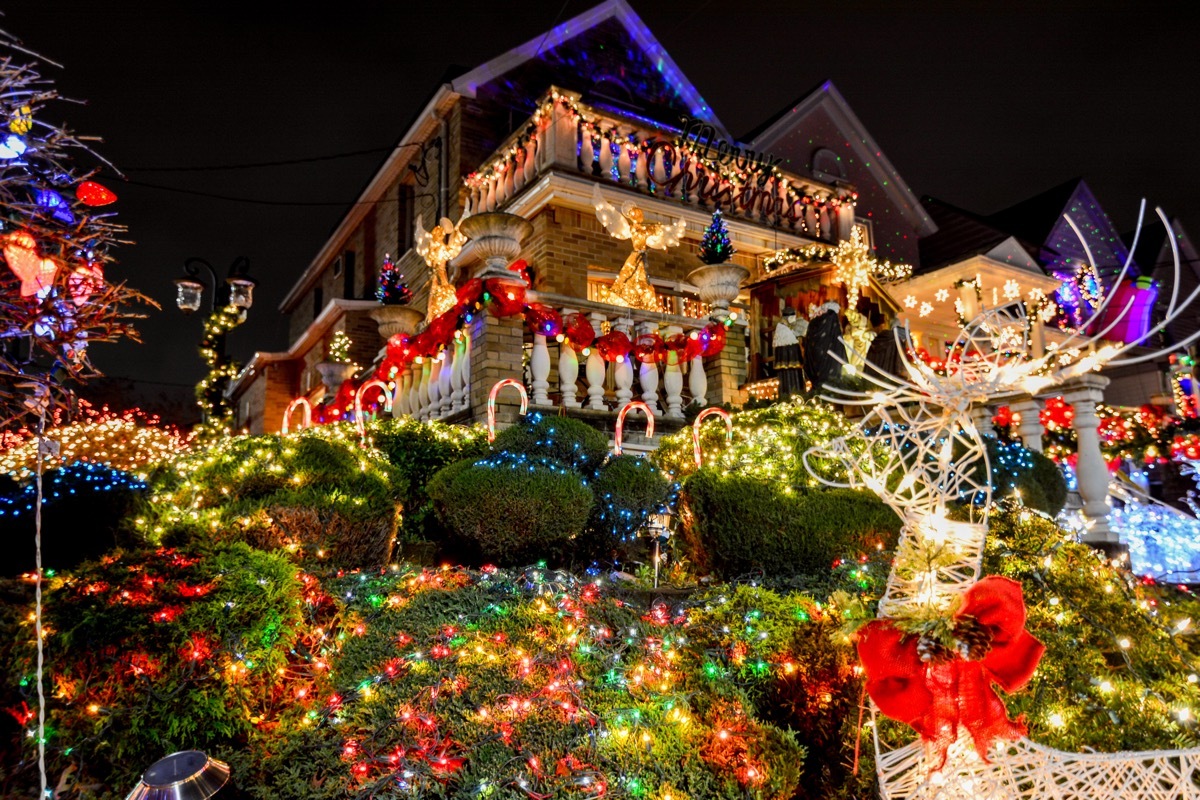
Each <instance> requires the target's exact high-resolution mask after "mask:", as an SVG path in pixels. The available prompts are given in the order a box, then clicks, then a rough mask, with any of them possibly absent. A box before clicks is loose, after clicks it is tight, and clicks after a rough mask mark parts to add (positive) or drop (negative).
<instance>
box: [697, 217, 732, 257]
mask: <svg viewBox="0 0 1200 800" xmlns="http://www.w3.org/2000/svg"><path fill="white" fill-rule="evenodd" d="M736 252H737V250H735V249H734V247H733V245H732V244H731V243H730V241H729V228H727V227H726V226H725V219H724V218H723V217H722V216H721V209H719V208H718V209H717V210H716V211H714V212H713V215H712V222H710V223H708V227H707V228H705V229H704V238H703V239H701V240H700V260H701V261H703V262H704V263H705V264H724V263H725V262H726V261H728V260H729V259H730V258H732V257H733V254H734V253H736Z"/></svg>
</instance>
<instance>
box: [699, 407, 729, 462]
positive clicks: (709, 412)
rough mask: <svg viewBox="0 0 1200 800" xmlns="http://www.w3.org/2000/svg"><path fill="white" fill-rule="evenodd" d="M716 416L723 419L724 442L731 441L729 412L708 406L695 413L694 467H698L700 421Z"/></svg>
mask: <svg viewBox="0 0 1200 800" xmlns="http://www.w3.org/2000/svg"><path fill="white" fill-rule="evenodd" d="M712 416H718V417H720V418H721V419H723V420H725V443H726V444H732V443H733V417H731V416H730V415H729V412H728V411H726V410H725V409H723V408H719V407H717V406H709V407H708V408H706V409H704V410H703V411H701V412H700V413H699V414H697V415H696V421H695V422H693V423H692V450H693V452H694V453H695V455H696V469H700V423H701V422H704V420H705V419H706V418H708V417H712Z"/></svg>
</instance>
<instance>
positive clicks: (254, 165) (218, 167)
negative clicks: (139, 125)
mask: <svg viewBox="0 0 1200 800" xmlns="http://www.w3.org/2000/svg"><path fill="white" fill-rule="evenodd" d="M419 146H420V142H405V143H404V144H398V145H394V146H390V147H369V148H367V149H365V150H349V151H346V152H342V153H330V154H327V155H321V156H309V157H307V158H288V159H280V160H277V161H248V162H244V163H241V164H211V165H207V166H186V167H122V169H123V170H124V171H126V172H221V171H225V170H235V169H258V168H261V167H286V166H290V165H293V164H314V163H317V162H320V161H334V160H336V159H339V158H354V157H355V156H365V155H370V154H372V153H386V152H390V151H393V150H400V149H401V148H404V147H419Z"/></svg>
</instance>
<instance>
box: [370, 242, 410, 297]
mask: <svg viewBox="0 0 1200 800" xmlns="http://www.w3.org/2000/svg"><path fill="white" fill-rule="evenodd" d="M375 299H376V300H378V301H379V302H380V303H381V304H382V305H385V306H406V305H408V304H409V303H410V302H411V301H412V289H409V288H408V284H407V283H405V281H404V273H403V272H401V271H400V268H399V267H397V266H396V262H394V261H392V257H391V255H390V254H386V253H385V254H384V256H383V266H381V267H380V268H379V285H378V286H377V287H376V288H375Z"/></svg>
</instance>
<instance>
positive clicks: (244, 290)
mask: <svg viewBox="0 0 1200 800" xmlns="http://www.w3.org/2000/svg"><path fill="white" fill-rule="evenodd" d="M225 280H226V283H228V284H229V305H231V306H233V307H234V308H240V309H242V310H243V311H244V310H246V309H247V308H249V307H250V306H252V305H253V304H254V287H255V285H256V284H257V283H258V281H256V280H254V279H253V278H247V277H245V276H244V275H242V276H235V277H231V278H226V279H225Z"/></svg>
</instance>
